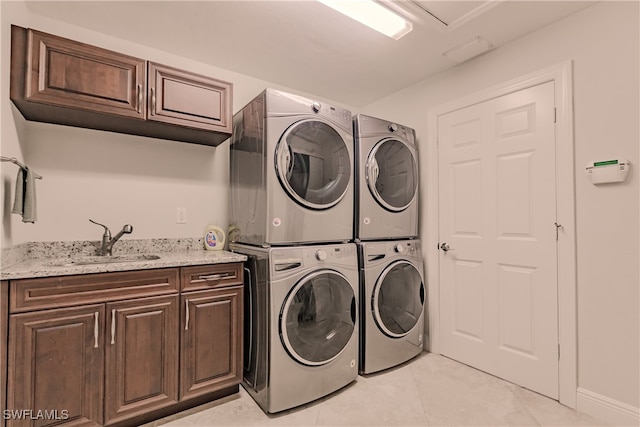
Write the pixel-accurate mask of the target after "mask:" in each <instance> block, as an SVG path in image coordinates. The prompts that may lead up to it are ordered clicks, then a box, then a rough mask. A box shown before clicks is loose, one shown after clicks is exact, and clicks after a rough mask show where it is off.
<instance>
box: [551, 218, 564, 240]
mask: <svg viewBox="0 0 640 427" xmlns="http://www.w3.org/2000/svg"><path fill="white" fill-rule="evenodd" d="M553 224H554V225H555V226H556V242H557V241H558V231H559V230H560V229H561V228H562V224H558V223H557V222H554V223H553Z"/></svg>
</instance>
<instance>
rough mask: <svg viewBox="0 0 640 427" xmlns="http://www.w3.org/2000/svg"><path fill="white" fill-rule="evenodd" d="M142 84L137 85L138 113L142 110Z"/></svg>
mask: <svg viewBox="0 0 640 427" xmlns="http://www.w3.org/2000/svg"><path fill="white" fill-rule="evenodd" d="M142 101H143V99H142V85H138V114H140V113H141V112H142Z"/></svg>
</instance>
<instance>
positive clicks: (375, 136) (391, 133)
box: [353, 114, 418, 240]
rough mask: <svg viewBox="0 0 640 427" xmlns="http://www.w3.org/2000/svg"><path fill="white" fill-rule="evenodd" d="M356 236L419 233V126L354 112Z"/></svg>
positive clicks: (411, 235) (374, 237) (395, 236)
mask: <svg viewBox="0 0 640 427" xmlns="http://www.w3.org/2000/svg"><path fill="white" fill-rule="evenodd" d="M353 123H354V137H355V144H356V163H355V165H356V169H357V170H356V203H355V217H354V233H355V234H354V238H355V239H356V240H380V239H401V238H414V237H416V236H417V235H418V196H417V195H418V155H417V147H416V137H415V131H414V130H413V129H411V128H409V127H406V126H402V125H399V124H397V123H392V122H389V121H387V120H382V119H378V118H375V117H370V116H365V115H363V114H358V115H356V116H355V119H354V121H353Z"/></svg>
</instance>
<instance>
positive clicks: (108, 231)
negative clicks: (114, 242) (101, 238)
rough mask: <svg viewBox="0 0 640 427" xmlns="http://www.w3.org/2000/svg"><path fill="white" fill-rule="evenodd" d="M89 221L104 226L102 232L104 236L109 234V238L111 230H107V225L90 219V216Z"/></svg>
mask: <svg viewBox="0 0 640 427" xmlns="http://www.w3.org/2000/svg"><path fill="white" fill-rule="evenodd" d="M89 222H92V223H94V224H96V225H99V226H101V227H104V234H105V235H106V236H109V238H111V230H109V227H107V226H106V225H104V224H100V223H99V222H95V221H94V220H92V219H91V218H89Z"/></svg>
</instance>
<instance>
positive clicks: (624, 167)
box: [587, 159, 630, 184]
mask: <svg viewBox="0 0 640 427" xmlns="http://www.w3.org/2000/svg"><path fill="white" fill-rule="evenodd" d="M629 166H630V164H629V161H628V160H625V159H612V160H602V161H598V162H589V164H588V165H587V176H589V179H591V183H592V184H608V183H612V182H623V181H624V180H625V179H627V175H628V174H629Z"/></svg>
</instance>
